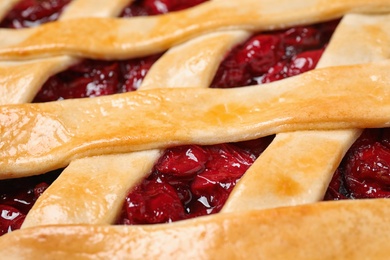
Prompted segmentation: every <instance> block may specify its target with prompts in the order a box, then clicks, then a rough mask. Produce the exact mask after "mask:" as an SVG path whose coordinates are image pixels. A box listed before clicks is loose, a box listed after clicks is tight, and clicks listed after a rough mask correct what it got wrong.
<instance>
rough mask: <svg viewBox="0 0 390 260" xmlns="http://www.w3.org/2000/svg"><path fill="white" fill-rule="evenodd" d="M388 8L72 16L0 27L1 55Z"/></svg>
mask: <svg viewBox="0 0 390 260" xmlns="http://www.w3.org/2000/svg"><path fill="white" fill-rule="evenodd" d="M389 6H390V0H372V1H366V0H344V1H338V0H312V1H309V2H308V1H302V0H281V1H278V4H277V5H276V4H275V3H273V2H272V1H270V0H263V1H259V0H241V1H209V2H206V3H203V4H201V5H199V6H198V7H197V8H190V9H187V10H185V11H182V12H173V13H169V14H166V15H160V16H152V17H137V18H132V19H115V18H80V19H71V20H67V21H63V22H61V21H59V22H54V23H48V24H44V25H42V26H39V27H36V28H31V29H23V30H18V31H12V32H10V31H9V30H0V59H4V60H7V59H12V60H17V59H31V58H38V57H53V56H56V55H70V56H73V57H86V58H94V59H128V58H134V57H143V56H146V55H150V54H154V53H160V52H162V51H164V50H167V49H169V48H170V47H172V46H174V45H177V44H178V43H181V42H184V41H186V40H188V39H190V38H194V37H196V36H199V35H201V34H204V33H207V32H211V31H216V30H227V29H242V30H250V31H263V30H269V29H273V30H275V29H278V28H286V27H290V26H294V25H297V24H312V23H316V22H319V21H324V20H331V19H334V18H337V17H341V16H342V15H344V14H346V13H348V12H359V13H384V12H388V11H390V7H389ZM237 10H239V11H237ZM140 28H142V30H140ZM85 35H88V37H84V36H85Z"/></svg>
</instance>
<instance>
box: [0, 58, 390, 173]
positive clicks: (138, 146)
mask: <svg viewBox="0 0 390 260" xmlns="http://www.w3.org/2000/svg"><path fill="white" fill-rule="evenodd" d="M389 66H390V62H389V61H385V62H381V63H372V64H362V65H354V66H340V67H329V68H325V69H318V70H315V71H311V72H307V73H305V74H302V75H299V76H296V77H293V78H289V79H286V80H284V81H280V82H274V83H271V84H268V85H264V86H261V87H257V86H254V87H244V88H240V89H197V88H189V89H188V88H187V89H179V90H178V89H161V88H160V89H151V90H145V91H138V92H132V93H126V94H120V95H113V96H109V97H99V98H94V99H84V100H66V101H61V102H52V103H46V104H22V105H5V106H1V107H0V158H1V161H0V170H1V172H0V174H1V178H2V179H4V178H10V177H15V176H24V175H29V174H38V173H41V172H47V171H49V170H51V169H54V168H59V167H63V166H65V165H67V164H68V163H69V162H70V161H71V160H72V159H75V158H81V157H86V156H93V155H98V154H110V153H123V152H131V151H137V150H146V149H153V148H165V147H169V146H173V145H179V144H215V143H223V142H235V141H242V140H250V139H255V138H258V137H261V136H266V135H270V134H275V133H280V132H288V131H296V130H303V129H305V130H308V129H309V130H314V129H326V130H330V129H346V128H366V127H386V126H388V125H389V124H390V116H389V114H390V83H389V82H390V75H389V73H388V69H389ZM345 75H348V77H345ZM356 104H359V105H356Z"/></svg>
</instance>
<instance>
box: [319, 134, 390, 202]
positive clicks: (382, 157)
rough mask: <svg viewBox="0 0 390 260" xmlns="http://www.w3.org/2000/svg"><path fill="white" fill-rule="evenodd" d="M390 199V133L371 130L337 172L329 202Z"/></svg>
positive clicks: (332, 183)
mask: <svg viewBox="0 0 390 260" xmlns="http://www.w3.org/2000/svg"><path fill="white" fill-rule="evenodd" d="M363 198H390V129H388V128H384V129H367V130H365V131H364V132H363V134H362V135H361V136H360V137H359V139H358V140H356V142H355V143H354V144H353V145H352V147H351V148H350V149H349V150H348V152H347V154H346V155H345V157H344V159H343V161H342V163H341V164H340V167H339V168H338V169H337V171H336V173H335V175H334V176H333V179H332V181H331V183H330V184H329V188H328V191H327V193H326V195H325V200H339V199H363Z"/></svg>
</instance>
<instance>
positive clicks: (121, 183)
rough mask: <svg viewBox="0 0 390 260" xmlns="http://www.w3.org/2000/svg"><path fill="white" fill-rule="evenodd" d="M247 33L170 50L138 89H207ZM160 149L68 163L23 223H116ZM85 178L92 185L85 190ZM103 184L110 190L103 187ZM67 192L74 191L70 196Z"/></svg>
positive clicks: (226, 34)
mask: <svg viewBox="0 0 390 260" xmlns="http://www.w3.org/2000/svg"><path fill="white" fill-rule="evenodd" d="M248 36H249V34H248V33H246V32H238V31H235V32H221V33H213V34H209V35H205V36H203V37H199V39H195V40H193V41H190V42H188V43H186V44H183V45H181V46H177V47H176V48H172V49H171V50H170V51H168V52H167V53H166V54H165V55H164V56H163V57H162V58H161V59H160V60H159V61H158V62H157V63H156V64H154V65H153V67H152V69H151V70H150V71H149V72H148V76H147V77H146V78H145V80H144V81H143V83H142V85H141V87H140V89H139V90H138V91H140V90H143V89H148V88H158V87H166V86H169V87H171V88H173V87H175V88H177V87H204V88H206V87H208V86H209V85H210V83H211V80H212V77H213V75H214V74H215V71H216V70H217V67H218V65H219V63H220V61H221V60H222V58H223V56H224V54H225V53H226V52H228V50H229V49H231V47H232V46H234V45H236V44H237V43H238V42H241V41H243V40H244V39H246V38H247V37H248ZM172 64H173V65H172ZM205 64H207V66H205ZM180 72H182V73H180ZM179 75H180V76H179ZM161 152H162V151H160V150H149V151H143V152H133V153H128V154H123V155H108V156H105V155H101V156H96V157H86V158H83V159H79V160H74V161H72V162H71V163H70V165H69V166H68V167H67V168H66V169H65V170H64V171H63V172H62V173H61V175H60V177H59V178H58V179H57V180H56V181H55V182H54V183H53V184H52V185H51V186H50V187H49V189H48V190H46V191H45V193H44V194H43V195H42V196H41V197H40V199H39V200H38V201H37V202H36V203H35V205H34V207H33V208H32V209H31V210H30V212H29V214H28V216H27V217H26V219H25V221H24V223H23V226H22V227H23V228H26V227H30V226H38V225H45V224H80V223H88V224H110V223H114V222H115V220H116V218H117V214H118V213H119V212H120V207H121V206H122V204H123V201H124V199H125V196H126V192H127V191H129V190H131V189H132V187H134V186H135V185H136V184H138V183H139V182H140V180H141V179H142V178H144V177H145V176H147V175H148V174H149V173H150V171H151V168H152V166H153V165H154V164H155V162H156V161H157V159H158V157H159V156H160V155H161ZM129 169H132V170H131V174H129ZM97 176H99V177H97ZM86 182H88V183H89V185H88V186H90V187H91V188H92V187H93V188H92V189H91V188H90V189H88V190H87V191H85V186H84V183H86ZM107 183H110V186H109V187H112V188H107V187H106V186H107ZM92 190H93V192H92ZM70 191H74V194H72V195H70ZM80 197H82V198H83V199H82V200H81V199H80ZM107 198H109V199H107ZM97 201H99V203H96V202H97ZM91 205H97V206H96V207H93V206H92V207H91ZM53 207H55V209H56V210H53ZM75 208H77V209H78V210H77V211H75V210H74V209H75Z"/></svg>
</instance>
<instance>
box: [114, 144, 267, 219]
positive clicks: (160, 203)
mask: <svg viewBox="0 0 390 260" xmlns="http://www.w3.org/2000/svg"><path fill="white" fill-rule="evenodd" d="M272 139H273V136H270V137H267V138H261V139H258V140H254V141H250V142H240V143H234V144H233V143H230V144H220V145H212V146H197V145H189V146H179V147H175V148H170V149H167V150H166V151H165V152H164V154H163V155H162V156H161V158H160V159H159V161H158V162H157V163H156V165H155V166H154V168H153V170H152V173H151V175H150V176H149V177H148V178H146V179H145V180H144V181H143V182H142V183H141V184H139V185H138V186H137V187H135V189H133V190H132V191H131V192H130V193H129V194H128V196H127V198H126V201H125V203H124V206H123V208H122V213H121V216H120V217H119V219H118V221H117V223H118V224H154V223H166V222H172V221H177V220H182V219H188V218H193V217H197V216H203V215H208V214H213V213H217V212H219V211H220V210H221V208H222V206H223V205H224V204H225V201H226V200H227V198H228V196H229V194H230V192H231V191H232V189H233V187H234V186H235V185H236V183H237V182H238V180H239V179H240V178H241V177H242V175H243V174H244V173H245V172H246V170H247V169H248V168H249V167H250V166H251V165H252V164H253V162H254V161H255V160H256V158H257V157H258V156H259V155H260V154H261V153H262V152H263V151H264V150H265V148H266V147H267V146H268V145H269V144H270V142H271V141H272Z"/></svg>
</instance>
